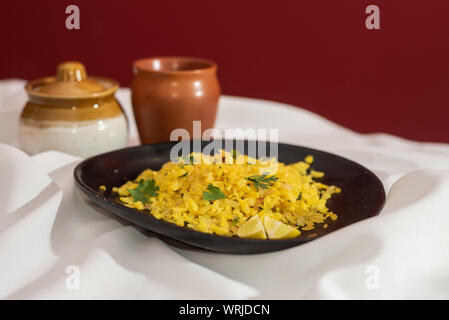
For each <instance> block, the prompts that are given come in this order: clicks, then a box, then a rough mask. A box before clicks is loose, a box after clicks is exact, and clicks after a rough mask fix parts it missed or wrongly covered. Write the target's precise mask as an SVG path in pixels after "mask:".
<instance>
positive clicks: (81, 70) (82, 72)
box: [56, 61, 87, 82]
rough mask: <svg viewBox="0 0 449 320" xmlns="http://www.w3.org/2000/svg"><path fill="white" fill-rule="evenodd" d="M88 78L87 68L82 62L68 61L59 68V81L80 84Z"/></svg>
mask: <svg viewBox="0 0 449 320" xmlns="http://www.w3.org/2000/svg"><path fill="white" fill-rule="evenodd" d="M86 78H87V73H86V68H85V67H84V65H83V64H82V63H81V62H78V61H67V62H63V63H61V64H60V65H59V66H58V71H57V77H56V79H57V81H69V82H73V81H76V82H80V81H84V80H85V79H86Z"/></svg>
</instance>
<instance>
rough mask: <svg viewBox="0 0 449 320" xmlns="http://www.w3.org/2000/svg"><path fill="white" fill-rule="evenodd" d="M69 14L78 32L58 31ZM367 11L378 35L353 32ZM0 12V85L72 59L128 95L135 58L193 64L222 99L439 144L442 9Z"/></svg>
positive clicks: (310, 4) (206, 1) (44, 4)
mask: <svg viewBox="0 0 449 320" xmlns="http://www.w3.org/2000/svg"><path fill="white" fill-rule="evenodd" d="M69 4H77V5H79V7H80V10H81V29H80V30H67V29H66V28H65V19H66V17H67V15H66V14H65V7H66V6H67V5H69ZM369 4H376V5H378V6H379V7H380V11H381V12H380V15H381V17H380V18H381V30H367V29H366V28H365V18H366V16H367V15H366V14H365V8H366V6H367V5H369ZM0 12H1V19H0V30H1V31H0V32H1V50H0V59H1V66H0V78H8V77H20V78H25V79H30V78H36V77H40V76H45V75H49V74H52V73H54V72H55V68H56V65H57V64H58V63H59V62H61V61H64V60H67V59H77V60H80V61H82V62H84V63H85V64H86V66H87V68H88V72H89V73H90V74H95V75H104V76H109V77H113V78H116V79H119V80H120V82H121V84H122V85H123V86H128V85H129V84H130V80H131V76H132V74H131V63H132V61H133V60H135V59H137V58H141V57H146V56H157V55H187V56H199V57H205V58H210V59H213V60H215V61H216V62H217V63H218V65H219V77H220V81H221V85H222V89H223V93H225V94H231V95H240V96H248V97H256V98H265V99H272V100H277V101H282V102H287V103H290V104H293V105H297V106H301V107H304V108H307V109H309V110H312V111H314V112H317V113H319V114H322V115H324V116H325V117H327V118H329V119H331V120H333V121H335V122H337V123H339V124H342V125H344V126H347V127H349V128H352V129H355V130H357V131H359V132H389V133H392V134H396V135H400V136H403V137H406V138H412V139H417V140H424V141H444V142H449V128H448V125H447V122H448V120H449V41H448V40H449V18H448V17H449V1H448V0H432V1H424V0H421V1H410V0H409V1H406V0H372V1H357V0H332V1H319V0H317V1H312V0H307V1H305V0H295V1H285V0H277V1H274V0H271V1H262V0H239V1H236V0H201V1H200V0H189V1H185V0H182V1H162V0H160V1H134V0H127V1H99V0H90V1H86V0H82V1H79V0H78V1H75V0H71V1H61V0H59V1H42V0H41V1H19V0H17V1H2V2H1V6H0ZM0 107H1V106H0Z"/></svg>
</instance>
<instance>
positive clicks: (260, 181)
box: [245, 174, 279, 191]
mask: <svg viewBox="0 0 449 320" xmlns="http://www.w3.org/2000/svg"><path fill="white" fill-rule="evenodd" d="M245 179H246V180H248V181H251V182H252V183H254V187H256V190H257V191H259V188H260V189H263V190H266V189H268V188H269V187H271V186H272V185H273V184H274V183H275V182H276V181H278V180H279V178H278V177H276V176H273V175H272V176H270V175H267V174H262V175H253V176H250V177H248V178H245Z"/></svg>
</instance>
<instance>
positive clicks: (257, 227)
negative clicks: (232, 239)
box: [237, 216, 267, 239]
mask: <svg viewBox="0 0 449 320" xmlns="http://www.w3.org/2000/svg"><path fill="white" fill-rule="evenodd" d="M237 236H239V237H240V238H250V239H266V238H267V235H266V234H265V230H264V228H263V224H262V221H260V218H259V216H254V217H252V218H250V219H249V220H248V221H246V222H245V223H244V224H242V226H241V227H240V228H239V230H237Z"/></svg>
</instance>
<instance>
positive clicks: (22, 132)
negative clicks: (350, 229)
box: [19, 62, 128, 157]
mask: <svg viewBox="0 0 449 320" xmlns="http://www.w3.org/2000/svg"><path fill="white" fill-rule="evenodd" d="M25 89H26V91H27V93H28V97H29V101H28V102H27V104H26V105H25V108H24V109H23V111H22V114H21V116H20V124H19V141H20V144H21V148H22V149H23V150H24V151H25V152H27V153H29V154H35V153H39V152H43V151H47V150H57V151H62V152H66V153H70V154H73V155H77V156H81V157H89V156H92V155H95V154H99V153H103V152H106V151H110V150H114V149H119V148H123V147H125V146H126V143H127V133H128V124H127V119H126V116H125V114H124V113H123V110H122V108H121V106H120V105H119V103H118V102H117V100H116V99H115V97H114V94H115V92H116V90H117V89H118V83H117V82H116V81H114V80H111V79H107V78H101V77H88V76H87V73H86V70H85V68H84V66H83V65H82V64H81V63H79V62H65V63H62V64H60V65H59V66H58V70H57V75H56V77H47V78H41V79H37V80H33V81H30V82H28V83H27V84H26V86H25Z"/></svg>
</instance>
